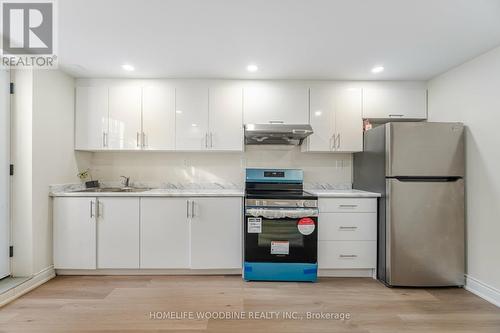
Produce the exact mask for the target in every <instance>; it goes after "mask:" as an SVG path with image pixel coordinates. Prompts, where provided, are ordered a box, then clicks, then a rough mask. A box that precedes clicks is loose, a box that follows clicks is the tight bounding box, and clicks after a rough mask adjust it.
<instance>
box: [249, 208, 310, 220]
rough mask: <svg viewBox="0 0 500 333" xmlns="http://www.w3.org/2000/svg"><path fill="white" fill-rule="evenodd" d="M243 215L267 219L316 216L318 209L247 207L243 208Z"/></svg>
mask: <svg viewBox="0 0 500 333" xmlns="http://www.w3.org/2000/svg"><path fill="white" fill-rule="evenodd" d="M245 215H246V216H252V217H263V218H268V219H282V218H303V217H317V216H318V215H319V211H318V209H317V208H308V209H268V208H247V209H245Z"/></svg>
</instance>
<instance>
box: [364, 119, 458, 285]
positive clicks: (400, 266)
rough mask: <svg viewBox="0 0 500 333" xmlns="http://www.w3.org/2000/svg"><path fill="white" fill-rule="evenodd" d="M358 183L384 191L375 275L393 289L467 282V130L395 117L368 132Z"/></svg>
mask: <svg viewBox="0 0 500 333" xmlns="http://www.w3.org/2000/svg"><path fill="white" fill-rule="evenodd" d="M363 145H364V151H363V152H361V153H356V154H354V187H355V188H356V189H364V190H368V191H374V192H380V193H382V197H381V198H380V199H379V205H378V254H377V258H378V260H377V265H378V268H377V277H378V279H379V280H382V281H383V282H384V283H385V284H387V285H389V286H412V287H439V286H462V285H463V284H464V270H465V268H464V265H465V263H464V261H465V259H464V256H465V223H464V179H463V177H464V173H465V160H464V155H465V153H464V127H463V124H461V123H431V122H393V123H387V124H384V125H380V126H378V127H375V128H373V129H370V130H368V131H366V132H365V134H364V144H363Z"/></svg>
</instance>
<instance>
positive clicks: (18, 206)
mask: <svg viewBox="0 0 500 333" xmlns="http://www.w3.org/2000/svg"><path fill="white" fill-rule="evenodd" d="M15 83H16V89H15V94H14V101H15V105H13V107H14V112H13V114H14V117H13V118H14V119H13V133H14V136H13V147H12V150H13V156H14V163H15V168H16V172H15V176H14V179H13V193H14V195H13V203H12V204H13V234H14V236H13V245H14V258H13V266H12V268H13V275H16V276H31V275H34V274H37V273H39V272H40V271H43V270H44V269H46V268H49V267H51V266H52V217H51V209H50V208H51V203H50V199H49V184H55V183H56V184H57V183H71V182H77V181H78V177H77V176H76V174H77V173H78V169H79V167H78V166H77V164H79V163H80V165H81V167H80V168H85V167H87V165H88V161H87V159H89V158H90V153H75V152H74V79H73V78H72V77H70V76H68V75H67V74H65V73H63V72H61V71H57V70H35V71H31V70H18V71H16V72H15Z"/></svg>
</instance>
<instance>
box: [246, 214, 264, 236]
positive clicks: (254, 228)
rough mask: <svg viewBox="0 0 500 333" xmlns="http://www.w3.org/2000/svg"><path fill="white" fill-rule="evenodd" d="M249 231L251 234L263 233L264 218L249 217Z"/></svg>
mask: <svg viewBox="0 0 500 333" xmlns="http://www.w3.org/2000/svg"><path fill="white" fill-rule="evenodd" d="M247 223H248V224H247V230H248V233H249V234H260V233H262V217H249V218H248V219H247Z"/></svg>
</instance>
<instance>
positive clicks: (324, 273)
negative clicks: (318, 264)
mask: <svg viewBox="0 0 500 333" xmlns="http://www.w3.org/2000/svg"><path fill="white" fill-rule="evenodd" d="M374 271H375V270H374V269H325V268H320V269H318V276H319V277H371V278H373V277H374Z"/></svg>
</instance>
